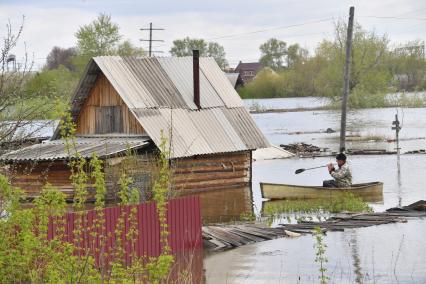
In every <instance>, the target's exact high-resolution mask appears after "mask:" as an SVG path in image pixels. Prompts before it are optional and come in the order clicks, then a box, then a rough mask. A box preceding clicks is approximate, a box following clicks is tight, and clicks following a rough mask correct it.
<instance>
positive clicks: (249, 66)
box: [235, 61, 263, 84]
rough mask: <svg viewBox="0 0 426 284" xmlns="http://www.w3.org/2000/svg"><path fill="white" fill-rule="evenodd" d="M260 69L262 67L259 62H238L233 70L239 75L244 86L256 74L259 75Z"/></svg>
mask: <svg viewBox="0 0 426 284" xmlns="http://www.w3.org/2000/svg"><path fill="white" fill-rule="evenodd" d="M262 68H263V65H262V64H260V63H259V62H250V63H243V62H241V61H240V63H238V65H237V67H236V68H235V72H237V73H239V74H240V76H241V79H242V80H243V82H244V84H247V83H248V82H250V81H252V80H253V79H254V77H256V75H257V73H259V71H260V70H262Z"/></svg>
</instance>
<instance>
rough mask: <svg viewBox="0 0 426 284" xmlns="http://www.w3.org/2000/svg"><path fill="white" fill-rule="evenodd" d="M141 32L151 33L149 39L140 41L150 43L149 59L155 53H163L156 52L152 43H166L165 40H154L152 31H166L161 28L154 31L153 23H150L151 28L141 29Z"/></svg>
mask: <svg viewBox="0 0 426 284" xmlns="http://www.w3.org/2000/svg"><path fill="white" fill-rule="evenodd" d="M140 30H141V31H149V39H140V41H148V42H149V49H148V55H149V57H151V56H152V54H153V53H154V52H158V53H162V51H154V50H152V42H153V41H160V42H164V40H160V39H152V31H164V29H161V28H157V29H154V28H153V27H152V23H149V28H141V29H140Z"/></svg>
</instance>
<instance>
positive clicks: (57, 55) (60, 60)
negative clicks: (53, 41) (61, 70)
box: [44, 46, 77, 71]
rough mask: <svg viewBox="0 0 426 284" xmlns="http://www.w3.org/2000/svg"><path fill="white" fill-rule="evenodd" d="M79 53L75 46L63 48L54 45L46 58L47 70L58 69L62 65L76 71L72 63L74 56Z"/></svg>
mask: <svg viewBox="0 0 426 284" xmlns="http://www.w3.org/2000/svg"><path fill="white" fill-rule="evenodd" d="M75 55H77V50H76V49H75V48H74V47H70V48H61V47H58V46H54V47H53V48H52V50H51V51H50V52H49V54H48V55H47V58H46V65H45V66H44V68H45V69H47V70H52V69H57V68H58V67H59V66H60V65H63V66H65V67H66V68H67V69H68V70H70V71H75V66H74V64H72V62H71V60H72V58H73V57H74V56H75Z"/></svg>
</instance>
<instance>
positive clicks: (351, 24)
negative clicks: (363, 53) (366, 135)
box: [340, 7, 355, 153]
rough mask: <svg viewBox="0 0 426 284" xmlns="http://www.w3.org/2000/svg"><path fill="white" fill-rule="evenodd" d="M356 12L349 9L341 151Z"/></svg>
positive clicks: (344, 134)
mask: <svg viewBox="0 0 426 284" xmlns="http://www.w3.org/2000/svg"><path fill="white" fill-rule="evenodd" d="M354 12H355V8H354V7H351V8H350V9H349V22H348V34H347V37H346V60H345V71H344V72H345V73H344V85H343V96H342V118H341V121H340V123H341V125H340V152H342V153H343V152H345V150H346V145H345V144H346V112H347V111H348V96H349V79H350V65H351V49H352V34H353V27H354Z"/></svg>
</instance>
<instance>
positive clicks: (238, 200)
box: [9, 151, 252, 222]
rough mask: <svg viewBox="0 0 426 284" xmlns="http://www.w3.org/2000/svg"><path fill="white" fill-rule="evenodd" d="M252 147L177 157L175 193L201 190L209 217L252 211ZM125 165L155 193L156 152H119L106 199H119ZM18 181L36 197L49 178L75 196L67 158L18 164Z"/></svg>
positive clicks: (108, 165)
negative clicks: (227, 151) (131, 155)
mask: <svg viewBox="0 0 426 284" xmlns="http://www.w3.org/2000/svg"><path fill="white" fill-rule="evenodd" d="M250 156H251V155H250V151H247V152H240V153H229V154H216V155H205V156H197V157H190V158H184V159H176V160H172V161H171V166H172V178H171V181H172V186H173V191H172V195H171V196H185V195H198V196H200V200H201V205H202V206H201V211H202V216H203V220H204V221H210V222H226V221H230V220H236V219H238V217H239V216H241V214H247V213H252V205H251V204H252V198H251V182H250V181H251V167H250V166H251V164H250V160H251V158H250ZM123 169H125V171H126V174H127V176H128V177H131V178H132V179H133V181H134V184H132V185H131V187H132V188H138V189H140V193H141V201H142V202H143V201H146V200H149V199H150V198H151V197H152V195H151V194H152V192H151V190H152V185H153V183H154V182H155V180H156V179H157V177H158V170H159V168H158V165H157V163H156V161H155V155H153V154H147V153H145V154H139V155H137V156H134V157H131V158H125V157H116V158H110V159H107V160H106V161H105V175H106V177H105V180H106V185H107V189H108V193H107V198H106V199H107V203H108V204H115V203H117V202H118V201H119V200H118V198H117V194H116V192H117V190H118V185H117V181H118V180H119V178H120V175H121V173H122V171H123ZM9 174H10V176H11V182H12V184H13V185H14V186H18V187H21V188H22V189H24V190H25V191H26V193H27V195H28V197H30V198H31V199H33V198H36V197H37V196H39V195H40V193H41V189H42V187H43V186H44V185H45V184H46V183H47V182H48V183H50V184H52V185H53V186H55V187H57V188H58V189H59V190H61V191H62V192H63V193H65V194H66V197H67V199H68V200H69V201H71V200H72V199H73V197H74V191H73V187H72V185H71V181H70V169H69V167H68V166H67V165H66V164H65V163H64V162H62V161H57V162H42V163H39V164H36V165H35V164H19V165H17V166H15V167H14V169H13V171H10V172H9ZM93 197H94V189H93V188H91V187H89V200H88V201H94V199H93Z"/></svg>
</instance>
